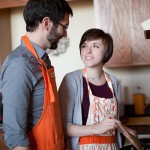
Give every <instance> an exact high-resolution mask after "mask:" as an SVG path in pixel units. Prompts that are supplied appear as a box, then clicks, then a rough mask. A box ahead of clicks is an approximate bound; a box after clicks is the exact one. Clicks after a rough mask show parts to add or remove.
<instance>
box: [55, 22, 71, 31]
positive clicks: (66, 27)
mask: <svg viewBox="0 0 150 150" xmlns="http://www.w3.org/2000/svg"><path fill="white" fill-rule="evenodd" d="M58 24H59V25H61V26H62V27H63V29H64V30H67V29H68V27H69V26H68V25H64V24H61V23H59V22H58Z"/></svg>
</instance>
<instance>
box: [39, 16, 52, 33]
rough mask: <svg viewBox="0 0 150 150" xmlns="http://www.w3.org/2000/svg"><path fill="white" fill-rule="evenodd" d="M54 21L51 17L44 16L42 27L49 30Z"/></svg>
mask: <svg viewBox="0 0 150 150" xmlns="http://www.w3.org/2000/svg"><path fill="white" fill-rule="evenodd" d="M52 25H53V22H52V21H51V20H50V18H49V17H44V18H43V20H42V27H43V29H46V30H47V31H49V30H50V28H51V27H52Z"/></svg>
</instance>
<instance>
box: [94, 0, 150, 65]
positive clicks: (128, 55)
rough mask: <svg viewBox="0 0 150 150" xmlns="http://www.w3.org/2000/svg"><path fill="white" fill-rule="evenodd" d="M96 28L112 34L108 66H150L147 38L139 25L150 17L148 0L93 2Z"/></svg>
mask: <svg viewBox="0 0 150 150" xmlns="http://www.w3.org/2000/svg"><path fill="white" fill-rule="evenodd" d="M94 10H95V16H96V23H97V27H98V28H101V29H103V30H104V31H105V32H108V33H110V34H111V35H112V37H113V40H114V53H113V56H112V58H111V59H110V61H109V62H108V63H107V64H106V66H107V67H119V66H120V67H122V66H137V65H150V39H145V37H144V30H143V29H142V26H141V22H143V21H145V20H147V19H148V18H150V0H94Z"/></svg>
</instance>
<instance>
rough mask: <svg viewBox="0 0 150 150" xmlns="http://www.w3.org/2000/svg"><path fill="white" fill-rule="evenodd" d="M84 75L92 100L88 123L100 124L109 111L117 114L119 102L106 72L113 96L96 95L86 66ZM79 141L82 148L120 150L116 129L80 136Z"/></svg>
mask: <svg viewBox="0 0 150 150" xmlns="http://www.w3.org/2000/svg"><path fill="white" fill-rule="evenodd" d="M83 75H84V77H85V79H86V81H87V86H88V94H89V101H90V106H89V113H88V118H87V122H86V125H94V124H99V123H100V122H101V121H102V120H103V119H104V118H105V117H106V115H107V114H108V112H109V113H111V114H113V115H115V116H116V115H117V102H116V98H115V96H114V91H113V87H112V83H111V80H110V79H109V77H108V76H107V74H106V73H105V79H106V81H107V83H108V86H109V88H110V90H111V92H112V94H113V98H101V97H97V96H94V95H93V94H92V91H91V88H90V86H89V79H88V74H87V72H86V68H84V69H83ZM79 141H80V142H79V144H80V146H79V149H80V150H118V147H117V144H116V142H115V130H109V131H107V132H105V133H103V134H100V135H91V136H85V137H80V140H79Z"/></svg>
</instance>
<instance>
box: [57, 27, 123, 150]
mask: <svg viewBox="0 0 150 150" xmlns="http://www.w3.org/2000/svg"><path fill="white" fill-rule="evenodd" d="M79 48H80V54H81V59H82V61H83V63H84V64H85V68H84V69H83V70H77V71H74V72H71V73H68V74H67V75H66V76H65V77H64V79H63V81H62V83H61V85H60V89H59V99H60V106H61V114H62V120H63V128H64V132H65V135H66V139H67V145H68V149H69V150H78V149H81V150H100V149H104V150H111V149H112V150H117V149H118V147H121V137H120V134H119V132H118V130H116V129H117V127H118V126H117V124H118V123H120V121H118V120H117V118H118V98H117V95H118V93H117V90H118V89H117V80H116V78H115V77H113V76H112V75H110V74H107V73H106V72H104V70H103V66H104V64H105V63H106V62H107V61H108V60H109V59H110V58H111V56H112V53H113V40H112V37H111V36H110V35H109V34H107V33H105V32H104V31H102V30H100V29H89V30H87V31H86V32H85V33H84V34H83V36H82V38H81V41H80V44H79Z"/></svg>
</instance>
